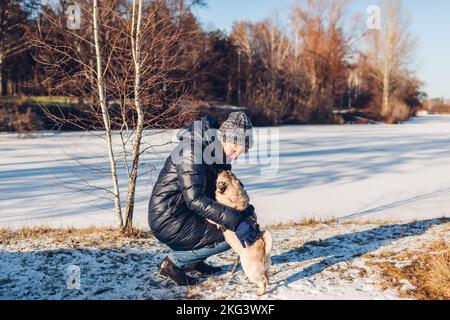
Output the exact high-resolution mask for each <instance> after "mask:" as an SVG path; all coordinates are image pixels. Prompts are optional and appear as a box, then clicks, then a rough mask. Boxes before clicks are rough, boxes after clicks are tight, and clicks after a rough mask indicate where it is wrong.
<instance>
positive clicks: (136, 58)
mask: <svg viewBox="0 0 450 320" xmlns="http://www.w3.org/2000/svg"><path fill="white" fill-rule="evenodd" d="M137 5H138V10H137V23H136V29H135V28H134V25H135V21H136V10H135V8H136V0H133V13H132V14H133V16H132V28H131V39H132V50H133V62H134V71H135V79H134V107H135V110H136V113H137V123H136V133H135V134H136V136H135V138H134V140H133V151H132V165H131V170H130V174H129V176H128V195H127V205H126V209H125V217H126V218H125V219H126V222H125V229H126V230H127V231H131V230H132V228H133V212H134V202H135V194H136V183H137V178H138V170H139V158H140V152H141V140H142V133H143V130H144V113H143V110H142V105H141V99H140V92H139V90H140V85H141V83H140V81H141V51H140V47H141V37H140V33H141V23H142V0H137Z"/></svg>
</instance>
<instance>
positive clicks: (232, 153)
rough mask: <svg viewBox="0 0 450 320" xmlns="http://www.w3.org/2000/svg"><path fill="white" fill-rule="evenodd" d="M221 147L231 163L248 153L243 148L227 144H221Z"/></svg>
mask: <svg viewBox="0 0 450 320" xmlns="http://www.w3.org/2000/svg"><path fill="white" fill-rule="evenodd" d="M222 147H223V151H224V153H225V155H226V156H227V157H228V158H230V159H231V160H233V161H234V160H236V159H237V158H239V156H240V155H241V154H243V153H246V152H247V151H248V150H246V148H245V147H244V146H241V145H238V144H233V143H228V142H222Z"/></svg>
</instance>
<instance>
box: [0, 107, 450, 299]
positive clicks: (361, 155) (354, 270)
mask: <svg viewBox="0 0 450 320" xmlns="http://www.w3.org/2000/svg"><path fill="white" fill-rule="evenodd" d="M265 130H266V128H260V129H258V132H263V131H265ZM175 133H176V131H166V132H153V131H152V132H147V133H146V137H145V142H146V145H145V146H146V147H147V146H149V144H150V143H151V144H152V145H153V146H154V147H152V148H151V149H150V150H149V151H148V152H146V153H145V154H144V156H143V162H142V167H141V171H142V172H146V171H148V172H147V173H146V174H144V175H143V176H142V177H141V178H140V179H139V184H138V189H137V203H136V212H135V225H137V226H139V227H142V228H148V226H147V203H148V200H149V197H150V194H151V191H152V186H153V183H154V182H155V181H156V179H157V176H158V173H159V169H160V168H161V166H162V164H163V163H164V161H165V159H166V157H167V156H168V153H169V152H170V151H171V149H172V148H173V144H170V143H169V144H168V142H170V141H173V137H174V134H175ZM97 135H98V133H94V134H89V133H88V134H86V133H85V134H81V133H50V132H44V133H41V134H39V135H38V136H37V137H36V138H33V139H21V138H18V137H17V136H16V135H11V134H0V154H1V158H0V227H11V228H13V229H14V228H19V227H21V226H37V225H39V226H50V227H87V226H111V225H113V226H114V225H115V218H114V213H113V207H112V202H111V200H110V198H109V194H108V193H107V192H104V191H102V190H101V188H108V187H109V186H110V178H109V174H108V162H107V160H106V157H105V156H106V155H105V150H104V147H103V146H104V140H103V139H102V138H101V137H98V136H97ZM279 137H280V145H279V155H280V157H279V162H278V165H279V167H278V168H275V169H277V170H275V171H270V170H266V169H267V167H260V166H255V165H254V164H245V163H244V164H242V163H237V164H236V165H235V166H234V172H235V173H236V175H237V176H238V177H239V178H240V179H241V180H242V181H243V183H244V184H245V186H246V189H247V190H248V191H249V194H250V197H251V199H252V203H253V204H254V206H255V207H256V210H257V213H258V217H259V220H260V223H261V224H262V225H265V226H268V225H271V226H270V227H269V228H270V231H271V233H272V235H273V237H274V243H275V245H274V251H273V257H272V261H273V267H272V268H271V285H270V287H269V291H268V292H267V294H266V295H264V296H263V297H260V298H259V297H257V296H256V287H255V286H254V285H252V284H250V283H249V282H248V281H247V280H246V278H245V275H244V274H243V273H242V270H240V269H238V272H237V273H236V274H235V275H234V276H231V274H230V272H229V271H230V270H231V268H232V264H233V261H234V258H235V256H234V254H233V253H232V252H228V253H225V254H223V255H220V256H215V257H212V258H211V259H210V260H209V262H210V263H212V264H214V265H220V266H224V272H223V273H222V274H219V275H216V276H212V277H209V278H201V280H202V283H201V284H200V285H199V286H196V287H192V288H187V289H186V288H179V287H176V286H175V285H174V284H173V283H171V282H170V281H168V280H166V279H162V278H161V277H159V276H158V275H157V269H158V265H159V263H160V262H161V261H162V259H164V257H165V256H166V254H167V252H168V251H167V247H165V246H164V245H163V244H161V243H160V242H158V241H157V240H156V239H153V238H152V239H145V240H142V241H141V240H124V241H121V242H120V243H114V245H112V246H111V247H110V248H105V247H104V246H103V245H102V243H100V244H99V245H91V246H88V247H84V246H78V245H75V244H70V243H60V242H57V241H54V239H52V238H51V237H43V238H41V239H34V240H33V239H23V240H15V241H0V299H120V300H122V299H181V298H190V299H240V300H247V299H281V300H284V299H339V300H341V299H399V292H397V291H395V290H394V289H390V290H383V289H381V288H382V286H381V285H380V283H381V281H382V279H381V275H380V271H379V270H378V269H377V268H376V267H374V266H373V265H370V264H367V263H366V262H368V261H369V260H370V259H371V258H370V257H368V255H369V254H370V255H376V254H381V253H382V252H385V251H390V252H404V251H408V250H420V249H423V248H425V247H426V245H427V244H429V243H431V242H433V241H437V240H440V241H447V242H448V241H450V232H449V223H450V220H449V219H448V217H449V213H450V208H449V205H450V161H448V159H449V156H450V148H449V145H450V116H437V115H424V116H421V117H417V118H415V119H413V120H412V121H409V122H407V123H405V124H402V125H398V126H391V125H374V126H369V125H346V126H285V127H281V128H279ZM272 164H274V163H272ZM275 164H277V162H275ZM120 165H122V163H120ZM272 169H274V168H273V167H272ZM121 177H122V178H124V170H121ZM122 181H123V183H122V185H121V188H122V189H124V188H125V187H126V181H124V180H122ZM88 184H89V185H88ZM91 186H93V187H91ZM442 217H447V218H444V219H439V218H442ZM307 218H316V219H322V220H328V219H334V220H333V221H332V222H329V223H326V224H318V225H312V226H299V225H287V224H288V223H290V222H297V221H300V220H303V219H307ZM383 220H384V221H388V222H387V223H382V222H381V221H383ZM415 220H419V221H415ZM280 223H284V224H285V225H283V226H278V227H277V226H274V225H276V224H280ZM0 240H3V239H0ZM74 266H75V267H76V268H79V271H80V287H79V289H70V288H69V287H68V286H67V284H68V282H67V281H68V274H67V272H68V268H71V267H74ZM402 283H403V287H404V290H409V289H410V288H411V286H412V284H411V283H408V282H407V281H406V280H405V281H404V282H402Z"/></svg>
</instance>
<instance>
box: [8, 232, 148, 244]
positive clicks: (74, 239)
mask: <svg viewBox="0 0 450 320" xmlns="http://www.w3.org/2000/svg"><path fill="white" fill-rule="evenodd" d="M148 239H153V236H152V234H151V232H147V231H143V230H138V229H135V230H133V232H132V233H131V234H124V233H122V232H121V231H120V230H118V229H112V228H96V227H90V228H84V229H76V228H58V229H53V228H46V227H34V228H29V227H25V228H20V229H17V230H12V229H8V228H1V229H0V244H1V245H8V244H12V243H17V242H21V241H45V242H47V243H48V242H50V243H52V244H59V245H67V246H69V247H80V246H85V247H89V246H100V247H102V248H106V247H107V248H109V247H115V246H117V245H120V244H123V243H125V242H126V243H130V242H136V241H140V240H144V241H145V240H148Z"/></svg>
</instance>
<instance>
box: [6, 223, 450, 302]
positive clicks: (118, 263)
mask: <svg viewBox="0 0 450 320" xmlns="http://www.w3.org/2000/svg"><path fill="white" fill-rule="evenodd" d="M270 230H271V232H272V235H273V236H274V241H275V247H274V251H273V256H272V262H273V266H272V268H271V272H270V273H271V275H270V280H271V285H270V286H269V289H268V292H267V294H266V295H264V296H262V297H257V296H256V289H257V288H256V286H254V285H252V284H250V283H249V282H248V280H247V279H246V277H245V275H244V274H243V272H242V270H241V269H240V268H239V269H238V272H237V273H236V274H235V275H234V276H232V275H231V273H230V270H231V268H232V264H233V259H234V258H235V257H234V254H233V253H232V252H229V253H225V254H223V255H220V256H216V257H214V258H212V259H210V261H209V263H212V264H215V265H220V266H223V267H224V269H223V273H222V274H219V275H216V276H212V277H209V278H203V277H202V278H200V279H201V284H200V285H198V286H195V287H191V288H188V289H186V288H180V287H176V286H175V285H174V284H173V283H171V282H170V281H168V280H165V279H163V278H161V277H159V276H158V275H157V268H158V265H159V263H160V262H161V260H162V259H163V258H164V257H165V255H166V253H167V248H166V247H164V246H163V245H161V243H159V242H158V241H156V240H155V239H150V240H148V239H145V240H126V239H125V240H123V241H109V240H108V239H103V238H101V237H97V238H96V235H95V234H91V235H89V237H90V238H91V239H90V242H91V243H96V245H91V246H83V245H82V243H83V242H84V241H86V240H87V239H85V238H84V239H75V238H72V239H71V240H69V239H66V238H64V239H63V240H62V241H59V240H57V239H56V237H52V236H51V235H47V236H44V237H41V238H40V239H39V240H29V239H24V240H7V241H5V242H3V243H2V242H0V270H1V272H0V299H50V300H53V299H96V300H97V299H119V300H123V299H220V300H227V299H233V300H252V299H267V300H272V299H280V300H286V299H293V300H297V299H298V300H301V299H308V300H310V299H338V300H346V299H352V300H353V299H400V298H399V294H398V292H397V291H396V290H394V289H388V290H382V289H381V287H382V286H381V281H382V279H381V277H380V271H379V269H377V268H376V267H373V266H371V265H370V264H366V262H368V261H373V259H372V258H371V257H369V256H368V255H366V254H370V255H377V254H381V253H383V252H386V251H389V252H390V251H393V250H394V251H396V252H398V251H405V250H407V251H411V250H424V248H426V246H427V245H429V244H430V243H431V242H434V241H446V242H448V241H450V219H431V220H426V221H421V222H413V223H405V224H392V225H380V224H376V223H372V224H358V223H332V224H319V225H314V226H282V227H272V228H271V229H270ZM68 238H69V237H68ZM80 244H81V245H80ZM380 261H382V260H380ZM71 266H72V267H73V266H75V267H77V268H79V270H80V273H79V278H78V276H77V277H75V278H70V273H68V272H67V271H68V268H69V267H71ZM193 276H195V275H193ZM74 279H79V282H78V281H74ZM75 283H79V287H77V286H75V285H74V284H75ZM68 284H69V286H68ZM405 286H407V288H408V286H411V284H408V283H405Z"/></svg>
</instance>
